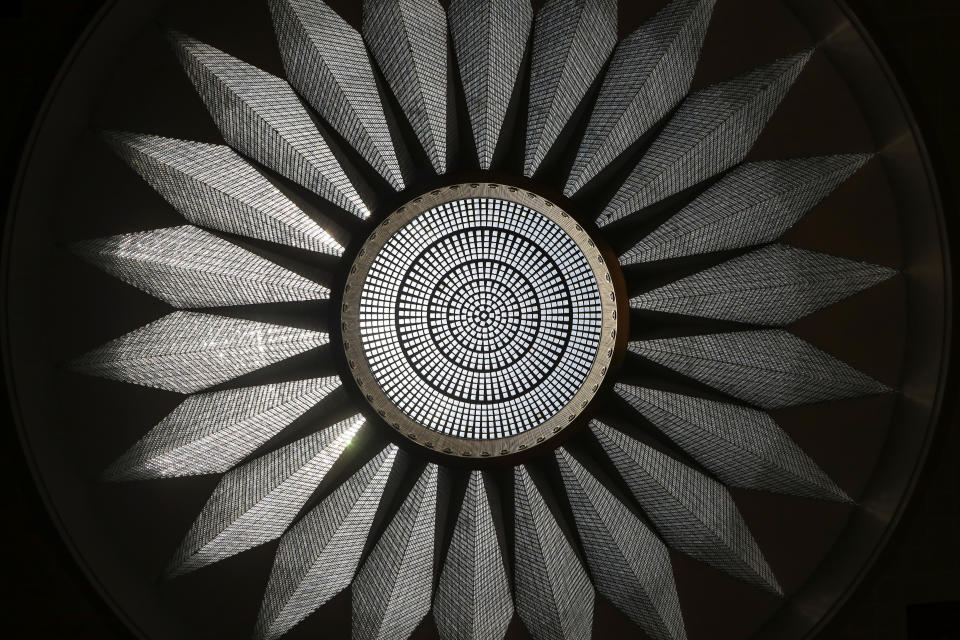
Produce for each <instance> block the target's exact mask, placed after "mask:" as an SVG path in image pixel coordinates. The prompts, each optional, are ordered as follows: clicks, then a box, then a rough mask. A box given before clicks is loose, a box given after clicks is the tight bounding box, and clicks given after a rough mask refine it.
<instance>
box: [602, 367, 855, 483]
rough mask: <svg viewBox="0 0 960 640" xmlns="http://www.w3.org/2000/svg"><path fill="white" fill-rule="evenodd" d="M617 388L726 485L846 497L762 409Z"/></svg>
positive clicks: (644, 390) (620, 393)
mask: <svg viewBox="0 0 960 640" xmlns="http://www.w3.org/2000/svg"><path fill="white" fill-rule="evenodd" d="M616 391H617V393H618V394H619V395H620V396H621V397H622V398H623V399H624V400H626V401H627V402H628V403H629V404H630V405H631V406H632V407H633V408H634V409H636V410H637V412H638V413H640V415H642V416H643V417H644V418H646V419H647V420H648V421H649V422H650V423H651V424H652V425H653V426H654V427H656V428H657V429H659V430H660V431H661V432H663V434H664V435H666V436H667V437H668V438H670V440H671V441H673V442H675V443H676V444H677V445H679V446H680V448H682V449H683V450H684V451H686V452H687V453H688V454H689V455H690V456H691V457H692V458H693V459H694V460H696V461H697V462H699V463H700V464H702V465H703V466H704V468H706V469H707V470H708V471H710V473H712V474H713V475H715V476H716V477H717V478H719V479H720V480H721V481H722V482H723V483H724V484H726V485H728V486H732V487H743V488H745V489H755V490H759V491H771V492H774V493H786V494H791V495H797V496H804V497H807V498H815V499H821V500H839V501H849V498H848V497H847V495H846V494H845V493H844V492H843V491H842V490H841V489H840V488H839V487H837V485H836V484H835V483H834V482H833V481H832V480H831V479H830V478H829V477H827V474H825V473H824V472H823V471H822V470H821V469H820V467H818V466H817V463H815V462H814V461H813V460H811V459H810V457H809V456H808V455H807V454H805V453H804V452H803V451H802V450H801V449H800V447H799V446H797V444H796V443H795V442H794V441H793V440H791V439H790V436H788V435H787V434H786V432H785V431H784V430H783V429H781V428H780V427H779V426H777V423H776V422H774V420H773V418H771V417H770V416H769V415H767V414H766V413H764V412H763V411H758V410H756V409H751V408H748V407H740V406H737V405H733V404H727V403H725V402H716V401H714V400H705V399H703V398H695V397H691V396H685V395H680V394H677V393H669V392H666V391H658V390H654V389H644V388H642V387H634V386H630V385H624V384H618V385H617V386H616Z"/></svg>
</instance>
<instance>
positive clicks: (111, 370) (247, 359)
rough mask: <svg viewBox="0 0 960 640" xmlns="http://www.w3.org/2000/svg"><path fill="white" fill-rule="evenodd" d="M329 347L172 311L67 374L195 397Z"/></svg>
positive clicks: (261, 327) (291, 330)
mask: <svg viewBox="0 0 960 640" xmlns="http://www.w3.org/2000/svg"><path fill="white" fill-rule="evenodd" d="M327 342H328V336H327V334H326V333H321V332H318V331H309V330H307V329H298V328H295V327H283V326H279V325H274V324H266V323H263V322H254V321H253V320H244V319H239V318H224V317H221V316H214V315H209V314H205V313H193V312H190V311H174V312H173V313H171V314H169V315H166V316H164V317H162V318H160V319H159V320H156V321H154V322H151V323H150V324H148V325H146V326H143V327H140V328H139V329H135V330H134V331H131V332H130V333H128V334H126V335H123V336H120V337H119V338H117V339H116V340H111V341H110V342H108V343H107V344H105V345H103V346H101V347H98V348H96V349H94V350H93V351H90V352H88V353H86V354H84V355H82V356H80V357H79V358H77V359H76V360H74V361H73V362H72V363H71V368H72V369H74V370H76V371H79V372H81V373H85V374H88V375H93V376H100V377H101V378H108V379H110V380H120V381H122V382H130V383H133V384H139V385H143V386H145V387H154V388H157V389H166V390H167V391H177V392H179V393H194V392H196V391H201V390H203V389H206V388H207V387H212V386H213V385H215V384H219V383H221V382H226V381H227V380H231V379H233V378H236V377H238V376H241V375H243V374H245V373H250V372H251V371H256V370H257V369H261V368H263V367H265V366H267V365H270V364H273V363H275V362H280V361H281V360H286V359H287V358H290V357H292V356H295V355H297V354H299V353H303V352H305V351H309V350H310V349H314V348H316V347H320V346H323V345H325V344H327Z"/></svg>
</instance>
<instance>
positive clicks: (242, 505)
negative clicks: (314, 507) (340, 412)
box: [168, 415, 363, 576]
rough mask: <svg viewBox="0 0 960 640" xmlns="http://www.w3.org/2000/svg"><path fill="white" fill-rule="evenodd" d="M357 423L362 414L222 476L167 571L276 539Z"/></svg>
mask: <svg viewBox="0 0 960 640" xmlns="http://www.w3.org/2000/svg"><path fill="white" fill-rule="evenodd" d="M361 426H363V418H362V417H361V416H359V415H357V416H354V417H352V418H349V419H347V420H344V421H343V422H340V423H338V424H336V425H334V426H332V427H328V428H326V429H324V430H323V431H319V432H317V433H314V434H312V435H309V436H307V437H306V438H302V439H300V440H298V441H296V442H294V443H292V444H289V445H287V446H285V447H283V448H282V449H277V450H276V451H273V452H271V453H268V454H267V455H265V456H262V457H260V458H257V459H256V460H253V461H251V462H248V463H247V464H245V465H243V466H242V467H238V468H237V469H234V470H233V471H231V472H229V473H228V474H226V475H225V476H224V477H223V479H222V480H221V481H220V484H218V485H217V488H216V489H214V490H213V495H211V496H210V499H209V500H208V501H207V504H205V505H204V507H203V510H202V511H201V512H200V515H199V516H198V517H197V520H196V521H195V522H194V523H193V526H192V527H190V531H189V532H188V533H187V536H186V538H185V539H184V541H183V544H182V545H180V549H178V550H177V553H176V554H175V555H174V558H173V560H171V562H170V566H169V568H168V573H169V574H170V575H171V576H176V575H180V574H183V573H187V572H189V571H193V570H194V569H199V568H200V567H204V566H206V565H209V564H213V563H214V562H219V561H220V560H223V559H225V558H229V557H230V556H233V555H236V554H238V553H240V552H241V551H246V550H247V549H251V548H253V547H255V546H257V545H260V544H263V543H264V542H269V541H270V540H274V539H276V538H279V537H280V536H281V535H282V534H283V532H284V531H285V530H286V528H287V527H288V526H290V523H291V522H293V519H294V518H295V517H296V516H297V514H298V513H299V512H300V509H302V508H303V506H304V505H305V504H306V502H307V500H308V499H309V498H310V496H311V495H312V494H313V492H314V491H315V490H316V488H317V486H318V485H319V484H320V481H321V480H323V478H324V476H326V474H327V472H328V471H330V468H331V467H332V466H333V465H334V463H335V462H336V461H337V459H338V458H339V457H340V454H342V453H343V451H344V449H345V448H346V447H347V445H349V444H350V442H351V441H352V440H353V437H354V436H355V435H356V433H357V431H358V430H359V429H360V427H361Z"/></svg>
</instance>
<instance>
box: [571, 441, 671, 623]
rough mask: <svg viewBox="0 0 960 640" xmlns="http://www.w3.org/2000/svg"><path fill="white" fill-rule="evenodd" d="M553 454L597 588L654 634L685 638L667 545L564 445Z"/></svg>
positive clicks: (632, 618)
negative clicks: (564, 447)
mask: <svg viewBox="0 0 960 640" xmlns="http://www.w3.org/2000/svg"><path fill="white" fill-rule="evenodd" d="M555 455H556V458H557V462H558V463H559V465H560V474H561V475H562V476H563V484H564V486H565V487H566V489H567V497H568V498H569V501H570V508H571V509H572V511H573V516H574V519H575V520H576V523H577V531H578V532H579V534H580V540H581V541H582V542H583V549H584V552H585V553H586V556H587V564H588V565H589V567H590V573H591V575H592V576H593V582H594V584H595V585H596V587H597V591H599V592H600V593H601V594H603V595H604V597H606V598H607V599H608V600H610V602H612V603H614V604H615V605H616V606H617V607H618V608H619V609H620V610H621V611H623V612H624V613H625V614H627V616H628V617H629V618H630V619H631V620H632V621H633V622H634V623H635V624H637V625H638V626H639V627H640V628H642V629H643V630H644V631H645V632H646V634H647V635H648V636H650V637H651V638H653V639H654V640H682V639H685V638H686V637H687V636H686V631H685V630H684V628H683V616H682V614H681V612H680V601H679V599H678V598H677V585H676V583H675V582H674V578H673V567H672V565H671V564H670V554H669V553H668V552H667V547H666V546H665V545H664V544H663V542H661V541H660V539H659V538H658V537H657V536H656V534H655V533H653V532H652V531H650V529H649V528H647V526H646V525H644V524H643V522H641V521H640V520H639V519H638V518H637V517H636V516H635V515H634V514H633V513H631V512H630V510H629V509H628V508H627V507H626V506H625V505H624V504H623V503H621V502H620V501H619V500H618V499H617V498H615V497H614V496H613V494H611V493H610V491H608V490H607V489H606V488H604V486H603V485H602V484H601V483H600V482H599V481H598V480H597V479H596V478H595V477H594V476H593V475H591V474H590V472H589V471H587V470H586V469H585V468H584V467H583V465H581V464H580V463H579V462H577V460H576V459H574V458H573V456H571V455H570V454H569V453H568V452H567V450H566V449H563V448H561V449H558V450H557V452H556V454H555Z"/></svg>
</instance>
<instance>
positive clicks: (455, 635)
mask: <svg viewBox="0 0 960 640" xmlns="http://www.w3.org/2000/svg"><path fill="white" fill-rule="evenodd" d="M487 491H488V489H487V488H486V485H485V482H484V479H483V475H482V474H481V473H480V472H479V471H476V470H474V471H471V472H470V480H469V482H468V484H467V491H466V494H465V495H464V497H463V501H462V502H461V503H460V514H459V515H458V516H457V523H456V525H455V526H454V529H453V537H452V538H451V540H450V549H449V551H448V552H447V559H446V562H444V565H443V572H442V573H441V574H440V583H439V585H438V587H437V596H436V598H435V599H434V602H433V619H434V620H435V621H436V623H437V629H438V630H439V632H440V637H441V638H443V639H444V640H500V639H501V638H503V636H504V635H506V633H507V627H508V626H509V624H510V619H511V618H512V617H513V599H512V598H511V596H510V582H509V580H508V578H507V570H506V566H505V564H504V560H503V555H502V551H501V549H500V541H499V538H498V537H497V531H496V529H495V525H494V522H493V514H492V512H491V506H490V499H489V497H488V495H487Z"/></svg>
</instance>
